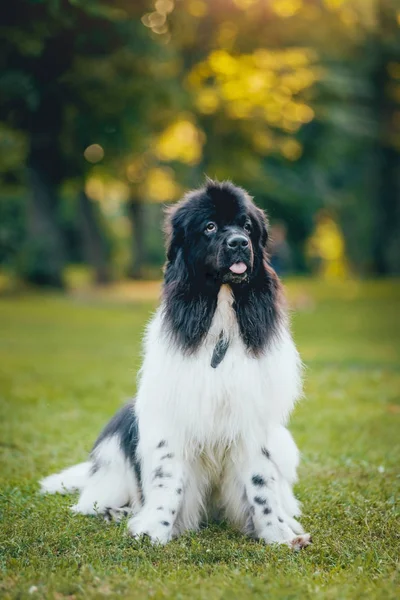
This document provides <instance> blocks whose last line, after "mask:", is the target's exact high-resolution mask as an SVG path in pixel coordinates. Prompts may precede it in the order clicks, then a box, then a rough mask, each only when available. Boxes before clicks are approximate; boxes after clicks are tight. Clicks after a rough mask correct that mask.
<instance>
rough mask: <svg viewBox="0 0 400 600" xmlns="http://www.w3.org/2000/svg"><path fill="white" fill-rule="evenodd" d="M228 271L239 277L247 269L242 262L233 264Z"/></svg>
mask: <svg viewBox="0 0 400 600" xmlns="http://www.w3.org/2000/svg"><path fill="white" fill-rule="evenodd" d="M229 269H230V270H231V271H232V273H235V274H236V275H241V274H242V273H244V272H245V271H247V267H246V265H245V264H244V262H237V263H233V265H232V266H230V267H229Z"/></svg>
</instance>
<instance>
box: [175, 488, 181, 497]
mask: <svg viewBox="0 0 400 600" xmlns="http://www.w3.org/2000/svg"><path fill="white" fill-rule="evenodd" d="M176 493H177V494H178V496H180V495H181V494H182V488H178V489H177V490H176Z"/></svg>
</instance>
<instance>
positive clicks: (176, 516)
mask: <svg viewBox="0 0 400 600" xmlns="http://www.w3.org/2000/svg"><path fill="white" fill-rule="evenodd" d="M232 303H233V296H232V293H231V289H230V288H229V286H227V285H224V286H222V288H221V290H220V293H219V296H218V305H217V309H216V312H215V315H214V318H213V321H212V325H211V328H210V330H209V332H208V334H207V336H206V339H205V340H204V341H203V342H202V344H201V346H200V348H199V349H198V350H197V351H196V352H195V353H194V354H192V355H185V354H183V353H182V351H181V350H180V349H179V348H178V347H177V346H176V345H175V344H174V342H173V341H172V340H171V339H170V337H169V335H168V333H167V332H166V331H165V330H164V327H163V306H161V307H160V308H159V310H158V311H157V313H156V314H155V316H154V317H153V319H152V321H151V322H150V324H149V326H148V329H147V333H146V337H145V347H144V360H143V366H142V369H141V372H140V379H139V389H138V395H137V400H136V405H135V412H136V415H137V418H138V423H139V446H138V456H139V458H140V460H141V467H142V487H143V494H144V498H145V502H144V505H143V507H142V508H141V509H140V510H139V512H137V511H138V508H139V506H140V499H139V490H138V488H137V484H136V479H135V477H134V473H133V469H132V467H131V466H130V464H128V462H127V460H126V458H125V457H124V455H123V453H122V451H121V449H120V447H119V444H118V440H117V439H113V438H108V439H106V440H103V441H102V442H101V443H100V445H99V446H98V448H97V450H96V452H97V456H96V458H97V459H99V460H98V462H99V464H100V465H101V468H100V469H99V470H98V471H97V472H96V473H94V474H90V473H89V474H88V472H87V476H86V481H85V483H84V484H83V485H77V486H76V485H75V486H69V484H68V483H67V484H66V486H67V488H69V487H79V488H80V489H81V496H80V498H79V501H78V503H77V504H76V505H75V507H74V510H75V511H76V512H83V513H85V514H86V513H90V512H95V511H96V510H98V511H101V510H103V509H104V508H106V507H109V506H112V507H120V506H122V505H124V504H126V503H130V504H131V506H132V507H133V511H134V512H135V514H134V516H133V517H132V518H131V519H130V521H129V523H128V528H129V530H130V532H131V533H132V534H133V535H135V536H139V535H141V534H143V533H146V534H147V535H149V536H150V538H151V539H152V540H153V541H154V542H158V543H166V542H168V541H169V540H170V539H171V538H172V537H174V536H176V535H179V534H180V533H182V532H183V531H185V530H187V529H196V528H197V527H198V526H199V524H200V521H201V519H204V518H207V516H209V515H210V514H212V513H213V512H215V513H221V512H222V513H223V514H224V515H225V516H226V517H227V518H228V519H229V520H230V521H231V522H232V523H233V524H234V525H235V526H236V527H238V528H239V529H240V530H242V531H246V530H248V529H249V522H251V527H252V528H254V532H253V533H254V534H255V535H256V536H257V537H260V538H263V539H264V540H265V541H266V542H269V543H271V542H280V543H287V544H291V545H292V546H293V547H297V546H302V545H306V544H307V543H308V538H307V536H303V535H302V533H303V530H302V528H301V526H300V525H299V523H297V521H295V519H294V516H297V515H299V514H300V510H299V505H298V503H297V501H296V499H295V498H294V496H293V492H292V485H293V483H294V481H295V479H296V469H297V465H298V461H299V454H298V450H297V447H296V445H295V443H294V441H293V438H292V437H291V435H290V433H289V431H288V430H287V429H286V428H285V424H286V422H287V419H288V416H289V414H290V412H291V410H292V408H293V406H294V403H295V402H296V400H297V399H298V398H299V397H300V396H301V393H302V383H301V361H300V359H299V355H298V353H297V350H296V348H295V345H294V343H293V341H292V338H291V335H290V331H289V329H288V327H287V325H286V324H283V325H282V326H281V329H280V332H279V335H278V336H277V337H276V339H275V340H274V342H272V343H271V345H270V347H269V348H268V349H267V350H266V351H265V353H264V354H263V355H262V356H261V357H260V358H254V357H253V356H251V355H250V354H249V352H248V351H247V349H246V348H245V346H244V344H243V341H242V339H241V337H240V335H239V328H238V324H237V320H236V315H235V311H234V309H233V306H232ZM221 330H223V331H224V333H225V336H226V337H228V338H229V340H230V344H229V348H228V351H227V353H226V356H225V357H224V359H223V360H222V362H221V363H220V364H219V366H218V367H217V368H216V369H213V368H211V366H210V361H211V356H212V353H213V349H214V347H215V344H216V342H217V340H218V337H219V335H220V332H221ZM263 448H264V449H268V451H267V453H264V454H263V453H262V449H263ZM169 454H172V455H173V456H171V457H169ZM268 456H269V458H268ZM84 464H87V463H84ZM160 466H161V467H162V470H163V475H164V477H163V478H161V479H158V478H157V477H156V476H155V473H156V470H157V468H158V467H160ZM69 471H70V470H67V471H64V472H63V473H61V474H60V475H56V476H51V477H50V478H47V479H45V480H44V481H43V482H42V489H44V490H45V491H49V492H54V491H59V487H57V485H56V484H57V482H61V481H64V480H65V479H66V478H67V474H68V473H69ZM71 473H72V472H71ZM255 475H257V476H258V477H261V478H262V480H263V481H265V485H262V486H261V488H258V487H257V486H255V485H254V483H252V478H253V477H254V476H255ZM61 476H63V477H61ZM52 478H59V479H52ZM261 492H262V495H261ZM255 499H257V500H255ZM257 502H258V503H257ZM260 502H264V504H260ZM266 507H270V509H271V510H270V515H269V514H268V515H266V514H265V508H266ZM268 510H269V509H268ZM249 515H250V516H249ZM278 517H279V519H278ZM298 535H300V538H299V537H296V536H298Z"/></svg>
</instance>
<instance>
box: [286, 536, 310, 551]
mask: <svg viewBox="0 0 400 600" xmlns="http://www.w3.org/2000/svg"><path fill="white" fill-rule="evenodd" d="M310 544H312V538H311V535H310V534H309V533H303V534H302V535H298V536H296V537H295V538H293V539H292V540H291V541H290V546H291V548H293V550H295V551H297V552H298V551H299V550H302V549H303V548H307V546H310Z"/></svg>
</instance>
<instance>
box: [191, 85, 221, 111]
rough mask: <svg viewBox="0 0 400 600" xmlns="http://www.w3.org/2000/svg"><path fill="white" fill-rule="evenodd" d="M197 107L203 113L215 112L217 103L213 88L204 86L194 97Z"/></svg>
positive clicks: (216, 95) (217, 99)
mask: <svg viewBox="0 0 400 600" xmlns="http://www.w3.org/2000/svg"><path fill="white" fill-rule="evenodd" d="M195 103H196V106H197V108H198V109H199V111H200V112H201V113H203V114H204V115H211V114H213V113H215V111H216V110H217V108H218V105H219V98H218V94H217V93H216V92H215V91H214V90H213V89H208V88H204V89H202V90H200V91H199V93H198V95H197V96H196V98H195Z"/></svg>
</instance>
